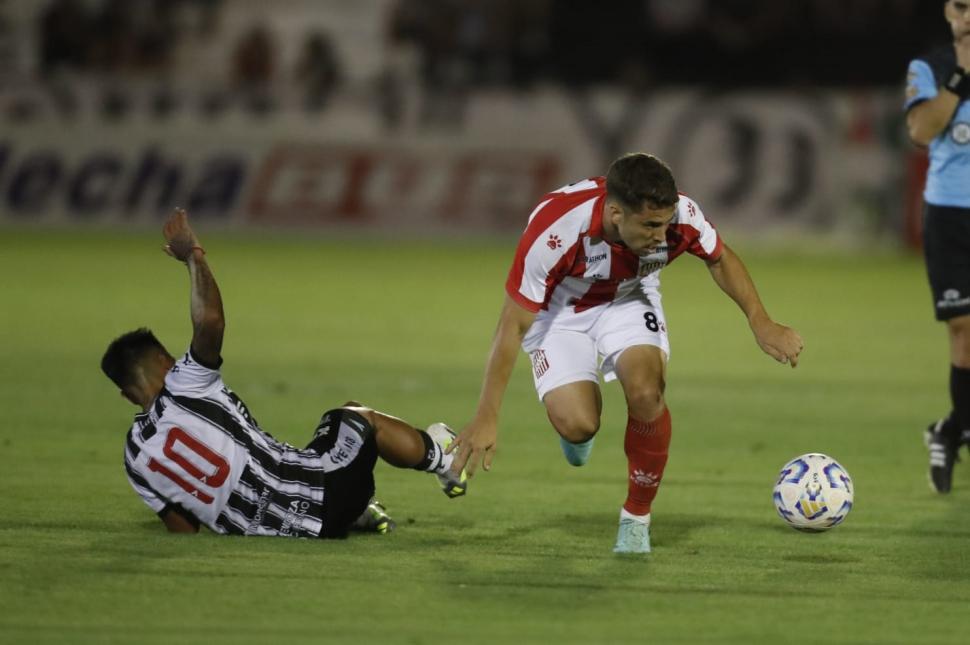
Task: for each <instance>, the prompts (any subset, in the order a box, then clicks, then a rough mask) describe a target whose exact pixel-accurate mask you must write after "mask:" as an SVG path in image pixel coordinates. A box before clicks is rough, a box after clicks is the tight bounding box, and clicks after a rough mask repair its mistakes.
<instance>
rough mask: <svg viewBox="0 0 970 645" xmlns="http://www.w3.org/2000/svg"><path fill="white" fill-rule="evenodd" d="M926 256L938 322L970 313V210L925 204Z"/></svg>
mask: <svg viewBox="0 0 970 645" xmlns="http://www.w3.org/2000/svg"><path fill="white" fill-rule="evenodd" d="M923 255H924V256H925V257H926V272H927V273H928V274H929V279H930V289H931V290H932V292H933V307H934V309H935V310H936V319H937V320H949V319H950V318H956V317H957V316H966V315H968V314H970V208H956V207H953V206H934V205H933V204H926V206H925V207H924V209H923Z"/></svg>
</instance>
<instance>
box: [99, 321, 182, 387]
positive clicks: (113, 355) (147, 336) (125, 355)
mask: <svg viewBox="0 0 970 645" xmlns="http://www.w3.org/2000/svg"><path fill="white" fill-rule="evenodd" d="M152 351H156V352H157V351H161V352H164V353H165V354H168V351H167V350H166V349H165V346H164V345H162V344H161V343H160V342H158V339H157V338H155V334H153V333H152V332H151V330H150V329H148V328H147V327H142V328H140V329H136V330H135V331H130V332H128V333H127V334H122V335H121V336H118V337H117V338H115V339H114V340H113V341H111V344H110V345H108V350H107V351H106V352H105V353H104V356H103V357H102V358H101V371H102V372H104V373H105V376H107V377H108V378H109V379H111V380H112V381H114V384H115V385H117V386H118V387H119V388H121V389H125V388H126V387H127V386H129V385H131V384H132V383H133V382H134V380H135V365H137V364H138V361H140V360H141V359H142V358H143V357H144V356H145V355H146V354H148V353H149V352H152Z"/></svg>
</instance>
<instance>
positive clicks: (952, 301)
mask: <svg viewBox="0 0 970 645" xmlns="http://www.w3.org/2000/svg"><path fill="white" fill-rule="evenodd" d="M967 305H970V297H961V296H960V292H959V291H958V290H957V289H947V290H946V291H944V292H943V299H942V300H939V301H937V303H936V307H937V309H954V308H956V307H966V306H967Z"/></svg>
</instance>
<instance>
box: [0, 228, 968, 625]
mask: <svg viewBox="0 0 970 645" xmlns="http://www.w3.org/2000/svg"><path fill="white" fill-rule="evenodd" d="M203 240H204V241H205V243H206V247H207V250H208V257H209V261H210V263H211V265H212V267H213V269H214V272H215V274H216V277H217V279H218V280H219V281H220V285H221V287H222V292H223V297H224V300H225V303H226V313H227V320H228V327H227V332H226V341H225V346H224V356H225V359H226V362H225V366H224V375H225V378H226V381H227V382H228V383H229V384H230V385H231V386H232V387H233V388H234V389H235V390H236V391H237V392H239V393H240V394H241V395H242V396H243V398H245V400H246V401H247V403H248V404H249V406H250V407H251V409H252V410H253V412H254V413H255V415H256V416H257V417H258V418H259V419H260V421H261V423H262V425H263V426H264V427H265V428H266V429H268V430H269V431H270V432H272V433H273V434H275V435H276V436H277V437H279V438H281V439H284V440H287V441H290V442H292V443H297V444H303V443H305V442H306V441H307V440H308V439H309V436H310V434H311V432H312V429H313V427H314V425H315V423H316V421H317V419H318V418H319V413H320V412H321V411H322V410H324V409H326V408H328V407H332V406H334V405H336V404H339V403H341V402H343V401H344V400H346V399H348V398H356V399H359V400H361V401H364V402H365V403H367V404H368V405H371V406H373V407H376V408H379V409H382V410H386V411H388V412H391V413H393V414H396V415H399V416H402V417H404V418H406V419H408V420H410V421H412V422H413V423H414V424H415V425H421V426H424V425H427V424H428V423H431V422H432V421H436V420H445V421H447V422H449V423H451V424H452V425H454V426H461V425H462V424H463V423H464V422H465V421H466V420H467V419H468V418H469V416H470V415H471V413H472V411H473V409H474V405H475V402H476V400H477V396H478V388H479V382H480V377H481V373H482V369H483V365H484V360H485V356H486V352H487V349H488V346H489V342H490V339H491V334H492V330H493V328H494V325H495V321H496V316H497V313H498V308H499V306H500V303H501V301H502V298H503V286H502V285H503V283H504V278H505V272H506V269H507V263H508V261H509V259H510V257H511V252H512V247H513V242H512V241H505V242H501V243H500V242H494V241H493V242H483V243H472V242H451V243H448V244H445V243H438V244H435V243H431V242H420V243H411V242H406V243H401V242H397V243H394V242H391V241H376V242H366V241H365V240H363V239H357V240H353V241H346V240H345V241H340V242H334V241H327V240H325V239H324V238H315V239H313V238H311V239H305V238H304V239H299V238H297V237H285V236H283V237H280V236H277V237H269V238H266V237H260V236H256V235H253V236H241V235H226V234H222V235H215V234H213V235H203ZM160 246H161V235H160V234H151V235H120V234H115V233H111V234H95V233H83V234H73V233H51V232H40V231H32V232H24V231H10V230H6V231H0V276H2V277H0V283H2V285H3V286H2V291H0V292H2V294H3V303H2V305H0V339H2V340H0V408H2V411H3V415H2V419H3V423H2V426H0V456H2V459H0V481H2V482H3V485H2V495H3V501H2V503H0V509H2V513H0V642H3V643H55V642H56V643H62V642H71V643H80V642H116V643H172V642H205V643H230V642H231V643H239V642H243V643H277V642H284V641H285V642H288V643H300V642H332V643H351V642H355V643H371V642H373V643H412V644H417V643H442V642H458V643H494V642H505V643H510V644H511V643H619V642H629V643H647V642H649V643H727V642H730V643H769V642H793V641H798V642H800V641H821V642H831V643H906V644H910V643H964V642H967V639H968V638H970V636H968V633H970V612H968V609H970V557H968V553H970V467H968V466H967V465H966V463H964V464H963V465H962V466H958V469H957V473H956V476H955V482H954V486H955V490H954V492H953V493H952V494H951V495H949V496H947V497H940V496H936V495H934V494H932V493H931V492H930V490H929V487H928V486H927V483H926V474H925V465H926V455H925V450H924V448H923V446H922V443H921V437H920V431H921V429H922V428H923V427H924V426H925V425H926V423H927V422H928V421H929V420H930V419H931V418H933V417H934V416H936V415H940V414H942V413H944V412H945V411H946V409H947V406H948V403H947V395H946V378H947V367H946V366H947V361H948V359H947V351H946V346H945V336H944V329H943V327H942V326H939V325H937V324H936V323H934V322H933V321H932V313H931V310H930V298H929V295H928V292H927V289H926V286H925V278H924V273H923V270H922V266H921V263H920V261H919V259H918V258H914V257H909V256H902V255H892V254H881V255H878V256H870V257H859V256H856V255H853V254H849V253H831V252H830V253H808V254H802V255H796V256H789V255H786V254H781V253H774V254H764V253H760V254H759V253H755V252H749V253H746V254H744V255H745V259H746V261H747V263H748V266H749V268H750V270H751V272H752V274H753V275H754V277H755V279H756V281H757V282H758V284H759V287H760V289H761V293H762V296H763V298H764V300H765V301H766V303H767V304H768V308H769V311H770V312H771V313H772V315H773V316H774V317H775V318H777V319H778V320H780V321H783V322H787V323H789V324H791V325H792V326H794V327H796V328H797V329H798V330H799V331H800V332H801V333H802V335H803V336H804V338H805V340H806V350H805V353H804V355H803V362H802V364H801V366H799V368H798V369H796V370H791V369H790V368H788V367H787V366H782V365H778V364H776V363H775V362H774V361H772V360H771V359H769V358H768V357H767V356H765V355H763V354H761V352H760V351H759V350H758V348H757V346H756V345H755V344H754V342H753V340H752V339H751V336H750V333H749V332H748V330H747V326H746V324H745V323H744V321H743V319H742V317H741V316H740V314H739V312H738V311H737V310H736V308H735V306H734V304H733V303H731V302H730V301H729V300H728V299H727V298H726V297H723V296H722V295H721V294H720V293H719V292H718V291H717V288H716V287H715V286H714V285H713V283H712V282H711V280H710V279H709V278H708V276H707V272H706V270H705V269H704V267H703V265H702V264H701V263H700V262H698V261H696V260H694V259H693V258H689V257H688V258H684V259H682V260H680V261H678V262H677V263H675V264H674V265H673V266H672V267H670V268H668V269H667V270H665V272H664V280H663V282H664V294H665V308H666V311H667V317H668V323H669V327H670V332H671V342H672V346H673V352H672V354H673V355H672V361H671V363H670V372H669V378H668V392H667V395H668V401H669V404H670V408H671V410H672V414H673V419H674V438H673V444H672V446H671V458H670V462H669V465H668V467H667V473H666V477H665V479H664V486H663V488H662V490H661V492H660V495H659V497H658V501H657V502H656V503H655V505H654V514H653V515H654V525H653V530H652V535H653V542H654V552H653V553H652V554H651V555H650V556H649V557H646V558H639V557H618V556H615V555H613V554H612V552H611V547H612V544H613V539H614V537H615V528H616V519H617V513H618V510H619V506H620V504H621V503H622V501H623V499H624V496H625V490H626V484H625V475H626V472H625V459H624V456H623V450H622V433H623V427H624V424H625V419H626V416H625V410H624V406H623V402H622V396H621V393H620V391H619V389H618V387H617V386H616V385H615V384H611V385H610V386H607V387H605V388H604V397H605V413H604V419H603V429H602V431H601V433H600V438H599V440H598V442H597V445H596V449H595V451H594V454H593V458H592V460H591V462H590V463H589V464H588V465H587V466H586V467H584V468H581V469H576V468H572V467H570V466H568V465H567V464H566V463H565V461H564V460H563V458H562V456H561V454H560V452H559V446H558V442H557V440H556V436H555V434H554V431H553V430H552V429H551V428H550V427H549V425H548V422H547V421H546V419H545V415H544V412H543V409H542V407H541V406H540V405H539V403H538V402H537V401H536V399H535V395H534V392H533V389H532V383H531V378H530V376H529V373H528V370H527V361H525V360H524V359H520V361H519V364H518V366H517V368H516V374H515V375H514V377H513V381H512V383H511V385H510V388H509V392H508V395H507V397H506V400H505V407H504V412H503V418H502V424H501V433H500V450H499V454H498V456H497V457H496V460H495V463H494V467H493V469H492V471H491V472H490V473H481V474H479V475H477V476H476V477H475V478H474V479H473V481H472V487H471V489H470V492H469V495H468V496H467V497H465V498H463V499H458V500H449V499H447V498H445V496H444V495H442V494H441V493H440V492H439V491H438V490H437V486H436V483H435V482H434V481H433V479H431V478H430V477H429V476H426V475H422V474H418V473H415V472H413V471H399V470H394V469H392V468H390V467H388V466H386V465H383V464H381V465H379V466H378V471H377V479H378V493H379V495H380V498H381V499H382V500H383V501H384V502H385V503H386V504H387V505H388V507H389V509H390V510H391V512H392V514H393V515H394V516H395V517H396V519H397V520H398V521H399V530H398V531H397V532H395V533H394V534H392V535H390V536H359V537H356V538H352V539H350V540H347V541H342V542H333V541H330V542H323V541H309V540H286V539H252V538H250V539H236V538H226V537H219V536H216V535H212V534H209V533H205V532H204V533H203V534H200V535H199V536H195V537H184V536H170V535H167V534H166V533H165V532H164V531H163V527H162V525H161V523H160V522H159V521H158V520H157V519H156V518H155V516H154V515H153V514H152V513H151V512H150V511H149V510H148V508H147V507H145V506H144V505H143V504H142V502H141V501H140V500H139V498H138V497H137V496H136V494H135V493H134V492H133V491H132V490H131V489H130V487H129V486H128V483H127V482H126V480H125V476H124V469H123V465H122V451H123V444H124V438H123V437H124V434H125V432H126V431H127V428H128V426H129V424H130V421H131V416H132V414H133V413H134V408H133V407H132V406H130V405H129V404H127V402H125V401H124V400H122V399H121V397H120V396H119V395H118V393H117V392H116V391H115V390H114V389H113V387H112V386H111V384H110V383H109V382H108V381H107V380H106V379H104V378H103V376H102V375H101V373H100V371H99V369H98V361H99V360H100V357H101V353H102V352H103V350H104V347H105V346H106V344H107V342H108V341H110V340H111V339H112V338H113V337H115V336H116V335H117V334H119V333H121V332H123V331H127V330H128V329H130V328H133V327H135V326H139V325H150V326H152V327H153V328H154V329H155V331H156V333H157V334H158V335H159V337H160V339H161V340H162V341H163V342H164V343H166V344H167V345H168V346H169V348H170V349H171V350H172V351H173V352H180V351H182V350H184V348H185V347H186V346H187V343H188V341H189V338H190V334H191V329H190V325H189V317H188V279H187V277H186V274H185V270H184V269H183V268H182V267H180V266H179V265H177V264H176V263H175V262H174V261H172V260H171V259H169V258H168V257H166V256H165V255H163V254H162V253H161V252H160V250H159V248H160ZM742 250H743V249H742ZM809 451H820V452H826V453H829V454H831V455H833V456H834V457H836V458H837V459H839V460H840V461H841V462H842V463H843V465H845V467H846V468H847V469H848V471H849V472H850V474H851V475H852V476H853V478H854V480H855V484H856V507H855V509H854V510H853V512H852V514H851V515H850V516H849V517H848V519H847V520H846V522H845V524H843V525H842V526H840V527H838V528H837V529H835V530H833V531H830V532H828V533H825V534H817V535H813V534H802V533H798V532H796V531H793V530H791V529H789V528H787V527H785V526H783V524H782V522H781V521H780V520H779V519H778V517H777V516H776V515H775V512H774V510H773V508H772V503H771V488H772V486H773V484H774V479H775V477H776V474H777V472H778V469H779V468H780V467H781V466H782V464H784V463H785V462H786V461H787V460H788V459H790V458H791V457H794V456H795V455H798V454H800V453H803V452H809Z"/></svg>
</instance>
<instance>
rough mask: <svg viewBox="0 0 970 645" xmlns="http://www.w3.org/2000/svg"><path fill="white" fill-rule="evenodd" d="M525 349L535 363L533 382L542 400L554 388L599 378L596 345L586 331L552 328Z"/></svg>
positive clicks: (524, 345)
mask: <svg viewBox="0 0 970 645" xmlns="http://www.w3.org/2000/svg"><path fill="white" fill-rule="evenodd" d="M523 349H525V351H526V352H527V353H528V354H529V359H530V360H531V362H532V382H533V383H534V384H535V388H536V394H538V395H539V400H540V401H544V400H545V398H546V395H547V394H549V392H551V391H552V390H554V389H556V388H558V387H561V386H563V385H567V384H569V383H577V382H580V381H592V382H593V383H597V382H598V381H599V372H598V371H597V369H596V345H595V343H594V342H593V339H592V338H590V336H589V335H588V334H586V333H584V332H581V331H573V330H568V329H558V328H555V327H551V328H549V329H547V330H545V332H544V333H543V334H542V335H541V336H538V337H536V338H533V339H530V342H529V343H528V344H527V343H523Z"/></svg>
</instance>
